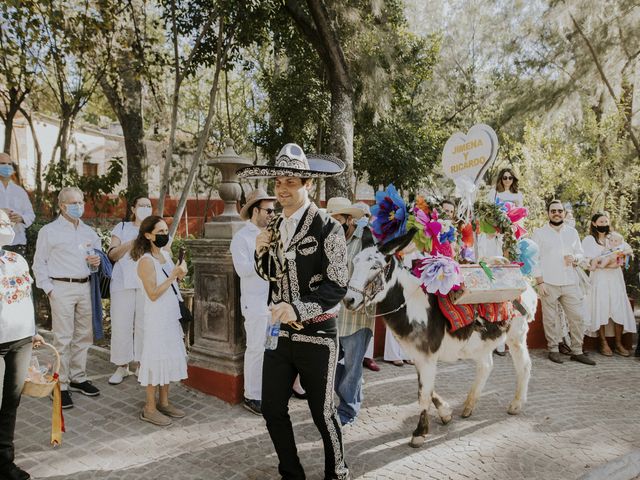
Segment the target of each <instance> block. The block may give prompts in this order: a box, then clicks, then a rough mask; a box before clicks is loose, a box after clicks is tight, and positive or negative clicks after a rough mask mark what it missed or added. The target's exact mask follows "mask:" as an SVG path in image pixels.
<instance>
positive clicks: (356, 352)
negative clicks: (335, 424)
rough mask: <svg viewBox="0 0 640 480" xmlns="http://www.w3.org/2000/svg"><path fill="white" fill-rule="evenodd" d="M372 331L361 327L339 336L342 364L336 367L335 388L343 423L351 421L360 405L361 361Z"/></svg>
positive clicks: (356, 414) (339, 413)
mask: <svg viewBox="0 0 640 480" xmlns="http://www.w3.org/2000/svg"><path fill="white" fill-rule="evenodd" d="M372 336H373V332H372V331H371V330H370V329H368V328H362V329H360V330H358V331H357V332H356V333H353V334H351V335H349V336H347V337H340V356H339V358H341V359H343V360H344V365H343V364H342V363H338V366H337V368H336V385H335V390H336V394H337V395H338V398H339V399H340V405H338V415H339V417H340V422H342V424H343V425H345V424H347V423H351V422H353V421H354V420H355V419H356V417H357V416H358V413H359V412H360V406H361V405H362V361H363V360H364V354H365V353H366V352H367V347H368V346H369V340H371V337H372Z"/></svg>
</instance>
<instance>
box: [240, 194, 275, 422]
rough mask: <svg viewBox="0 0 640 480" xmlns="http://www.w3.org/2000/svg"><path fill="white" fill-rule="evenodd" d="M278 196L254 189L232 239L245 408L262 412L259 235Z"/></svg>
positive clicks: (264, 311) (265, 286) (263, 303)
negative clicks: (244, 346) (243, 340)
mask: <svg viewBox="0 0 640 480" xmlns="http://www.w3.org/2000/svg"><path fill="white" fill-rule="evenodd" d="M275 199H276V198H275V197H270V196H269V195H267V193H266V192H265V191H264V190H262V189H261V188H258V189H256V190H254V191H253V192H251V193H250V194H249V196H248V198H247V203H245V205H244V207H242V209H241V210H240V218H242V219H243V220H246V221H247V224H246V225H245V226H244V227H243V228H242V229H240V230H239V231H238V232H237V233H236V234H235V235H234V236H233V239H232V240H231V247H230V250H231V257H232V258H233V268H234V269H235V271H236V273H237V274H238V276H239V277H240V307H241V308H242V316H243V317H244V329H245V332H246V335H247V349H246V350H245V352H244V407H245V408H246V409H247V410H249V411H250V412H251V413H255V414H256V415H262V406H261V400H262V360H263V357H264V340H265V334H266V331H267V324H268V322H269V318H270V314H269V305H268V303H269V282H267V281H266V280H264V279H262V278H260V277H259V276H258V274H257V273H256V269H255V257H254V255H255V251H256V238H257V236H258V234H260V232H261V231H263V230H264V229H265V228H266V227H267V225H268V224H269V221H271V219H272V218H273V214H274V212H275V210H274V209H275Z"/></svg>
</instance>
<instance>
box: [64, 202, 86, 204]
mask: <svg viewBox="0 0 640 480" xmlns="http://www.w3.org/2000/svg"><path fill="white" fill-rule="evenodd" d="M65 205H84V202H66V203H65Z"/></svg>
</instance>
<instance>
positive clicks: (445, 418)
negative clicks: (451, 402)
mask: <svg viewBox="0 0 640 480" xmlns="http://www.w3.org/2000/svg"><path fill="white" fill-rule="evenodd" d="M440 421H441V422H442V424H443V425H446V424H447V423H449V422H450V421H451V414H449V415H443V416H442V417H440Z"/></svg>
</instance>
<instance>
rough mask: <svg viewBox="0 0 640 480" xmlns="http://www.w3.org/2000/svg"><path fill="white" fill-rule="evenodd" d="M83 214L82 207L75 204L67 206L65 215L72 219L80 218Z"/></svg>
mask: <svg viewBox="0 0 640 480" xmlns="http://www.w3.org/2000/svg"><path fill="white" fill-rule="evenodd" d="M83 214H84V205H82V204H80V205H78V204H77V203H72V204H71V205H67V215H69V216H70V217H72V218H80V217H82V215H83Z"/></svg>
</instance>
